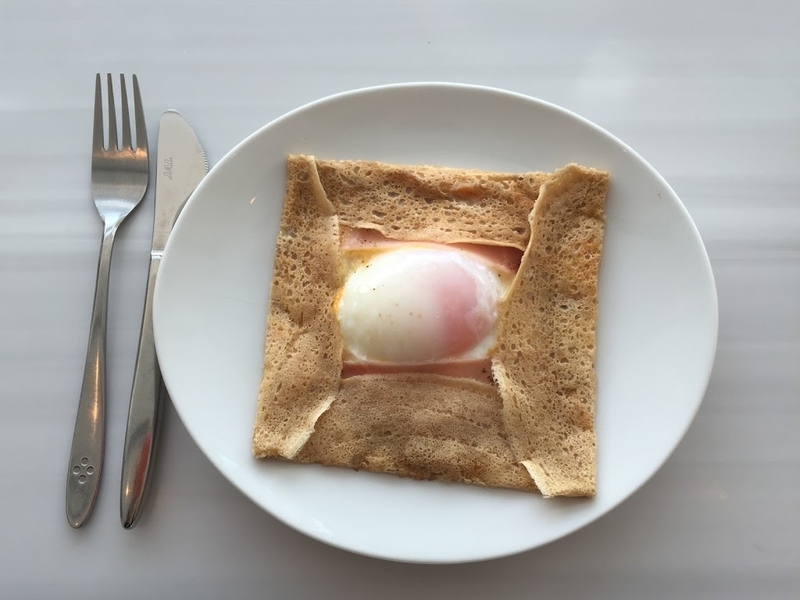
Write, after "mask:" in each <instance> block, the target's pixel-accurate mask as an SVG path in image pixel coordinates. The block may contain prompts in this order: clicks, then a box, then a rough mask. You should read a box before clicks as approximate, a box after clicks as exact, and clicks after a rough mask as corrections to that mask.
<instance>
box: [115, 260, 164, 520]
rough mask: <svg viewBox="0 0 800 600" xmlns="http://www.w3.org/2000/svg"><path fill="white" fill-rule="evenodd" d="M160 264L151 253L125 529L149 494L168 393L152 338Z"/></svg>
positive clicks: (131, 422) (124, 488) (125, 480)
mask: <svg viewBox="0 0 800 600" xmlns="http://www.w3.org/2000/svg"><path fill="white" fill-rule="evenodd" d="M160 264H161V258H160V257H158V256H151V258H150V270H149V273H148V275H147V292H146V294H145V301H144V315H143V316H142V331H141V334H140V336H139V351H138V352H137V355H136V368H135V370H134V373H133V387H132V389H131V401H130V406H129V408H128V427H127V430H126V431H125V446H124V448H123V454H122V481H121V483H120V504H119V509H120V520H121V521H122V526H123V527H124V528H125V529H130V528H132V527H134V526H135V525H136V523H137V521H138V520H139V517H140V515H141V511H142V507H143V505H144V502H145V498H146V496H147V488H148V483H149V479H150V476H151V470H152V468H153V457H154V456H155V446H156V440H157V435H158V429H159V421H160V416H161V404H162V402H161V394H162V393H164V394H165V392H163V391H162V388H163V382H162V379H161V370H160V369H159V366H158V358H157V357H156V347H155V341H154V339H153V291H154V288H155V282H156V276H157V275H158V267H159V265H160ZM165 395H166V394H165Z"/></svg>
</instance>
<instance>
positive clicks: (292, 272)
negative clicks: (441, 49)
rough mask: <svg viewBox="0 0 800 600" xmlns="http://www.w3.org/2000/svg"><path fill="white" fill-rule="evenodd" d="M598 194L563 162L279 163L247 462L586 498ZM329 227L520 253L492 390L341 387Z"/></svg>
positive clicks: (335, 254) (338, 269)
mask: <svg viewBox="0 0 800 600" xmlns="http://www.w3.org/2000/svg"><path fill="white" fill-rule="evenodd" d="M607 187H608V176H607V174H605V173H602V172H599V171H595V170H591V169H585V168H583V167H578V166H575V165H570V166H568V167H566V168H564V169H561V170H559V171H557V172H556V173H554V174H550V175H548V174H544V173H528V174H498V173H488V172H482V171H474V170H462V169H448V168H440V167H431V166H415V167H406V166H398V165H387V164H383V163H375V162H366V161H321V160H316V159H314V158H313V157H307V156H290V157H289V161H288V182H287V191H286V197H285V203H284V210H283V214H282V217H281V228H280V233H279V237H278V244H277V250H276V255H275V268H274V272H273V281H272V290H271V299H270V308H269V314H268V321H267V341H266V347H265V361H264V363H265V368H264V376H263V380H262V385H261V389H260V393H259V399H258V411H257V415H256V423H255V428H254V434H253V452H254V454H255V456H257V457H283V458H287V459H291V460H296V461H299V462H315V463H320V464H325V465H331V466H340V467H349V468H354V469H366V470H371V471H378V472H386V473H392V474H395V475H400V476H408V477H414V478H417V479H438V480H446V481H459V482H464V483H472V484H480V485H487V486H495V487H510V488H515V489H520V490H535V489H536V487H537V486H538V487H539V488H540V489H541V490H542V492H543V493H544V494H545V495H593V494H594V491H595V468H596V467H595V440H594V423H593V421H594V402H595V390H596V385H595V374H594V366H593V365H594V344H595V342H594V340H595V322H596V303H597V272H598V269H599V260H600V250H601V248H602V235H603V218H602V217H603V203H604V200H605V194H606V190H607ZM340 224H341V225H347V226H351V227H362V228H369V229H377V230H379V231H381V232H382V233H383V234H384V235H386V236H387V237H390V238H394V239H398V240H409V241H411V240H425V241H436V242H442V243H457V242H473V243H482V244H487V245H502V246H510V247H516V248H519V249H524V250H525V254H524V255H523V259H522V264H521V266H520V269H519V272H518V273H517V276H516V278H515V280H514V284H513V285H512V289H511V290H510V292H509V295H507V296H506V298H505V299H504V301H503V303H502V304H501V306H500V307H499V313H500V316H499V326H500V329H499V338H498V346H497V351H496V353H495V355H494V356H493V372H494V375H495V377H496V380H497V383H496V384H483V383H478V382H475V381H471V380H464V379H459V378H451V377H444V376H439V375H430V374H402V375H399V374H394V375H388V374H386V375H366V376H358V377H352V378H348V379H345V380H342V379H341V368H342V340H341V335H340V333H339V328H338V323H337V321H336V316H335V314H334V312H333V303H334V300H335V297H336V294H337V291H338V289H339V288H340V286H341V285H342V283H343V273H342V259H341V251H340V248H339V225H340ZM531 232H532V233H531ZM565 307H566V308H565Z"/></svg>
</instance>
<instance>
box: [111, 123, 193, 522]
mask: <svg viewBox="0 0 800 600" xmlns="http://www.w3.org/2000/svg"><path fill="white" fill-rule="evenodd" d="M156 160H157V161H158V168H157V170H156V196H155V215H154V218H153V241H152V246H151V249H150V269H149V272H148V275H147V292H146V294H145V303H144V314H143V316H142V331H141V334H140V336H139V350H138V352H137V355H136V368H135V370H134V375H133V386H132V388H131V401H130V406H129V408H128V426H127V430H126V432H125V445H124V448H123V456H122V480H121V483H120V520H121V521H122V526H123V527H124V528H125V529H130V528H132V527H134V526H135V525H136V523H137V522H138V520H139V517H140V516H141V512H142V507H143V506H144V502H145V499H146V496H147V489H148V483H149V480H150V478H151V475H152V468H153V458H154V456H155V446H156V441H157V438H158V432H159V421H160V415H161V411H162V405H163V403H164V402H165V401H166V399H167V393H166V390H165V389H164V383H163V380H162V378H161V370H160V369H159V366H158V358H157V357H156V349H155V343H154V341H153V291H154V289H155V282H156V278H157V276H158V268H159V265H160V264H161V257H162V255H163V253H164V247H165V246H166V243H167V239H168V238H169V234H170V231H172V226H173V224H174V223H175V220H176V219H177V217H178V215H179V214H180V211H181V209H182V208H183V205H184V204H185V202H186V200H187V199H188V198H189V196H190V195H191V194H192V192H193V191H194V189H195V188H196V187H197V185H198V184H199V183H200V181H202V179H203V177H205V175H206V173H208V161H207V160H206V155H205V153H204V152H203V148H202V146H201V145H200V142H199V141H198V139H197V136H196V135H195V133H194V130H193V129H192V128H191V126H190V125H189V123H187V122H186V120H185V119H184V118H183V116H181V114H180V113H178V112H177V111H174V110H168V111H166V112H165V113H164V114H163V115H161V121H160V122H159V127H158V152H157V157H156Z"/></svg>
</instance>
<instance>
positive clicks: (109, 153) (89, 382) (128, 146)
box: [67, 73, 150, 527]
mask: <svg viewBox="0 0 800 600" xmlns="http://www.w3.org/2000/svg"><path fill="white" fill-rule="evenodd" d="M107 78H108V147H107V148H106V147H104V142H103V138H104V134H103V91H102V86H101V79H100V74H99V73H98V74H97V76H96V78H95V87H94V133H93V137H92V196H93V198H94V204H95V206H96V207H97V212H98V213H99V214H100V218H101V219H102V221H103V242H102V245H101V246H100V259H99V262H98V265H97V281H96V283H95V292H94V306H93V308H92V320H91V325H90V328H89V346H88V348H87V350H86V365H85V366H84V372H83V384H82V386H81V395H80V401H79V403H78V415H77V417H76V419H75V432H74V433H73V437H72V449H71V451H70V458H69V466H68V472H67V521H69V524H70V525H71V526H72V527H80V526H81V525H83V524H84V522H85V521H86V519H87V518H88V517H89V515H90V514H91V512H92V508H93V506H94V503H95V500H96V499H97V492H98V490H99V489H100V476H101V474H102V471H103V452H104V443H105V354H106V324H107V313H108V281H109V275H110V271H111V253H112V250H113V247H114V237H115V236H116V233H117V229H118V228H119V226H120V224H121V223H122V221H123V220H124V219H125V217H127V216H128V215H129V214H130V213H131V211H132V210H133V209H134V208H136V205H137V204H139V202H141V200H142V198H143V197H144V194H145V192H146V191H147V182H148V179H149V173H150V163H149V160H148V151H147V127H146V125H145V122H144V111H143V109H142V99H141V96H140V94H139V81H138V80H137V79H136V75H134V76H133V106H134V120H135V126H136V147H135V148H134V147H133V146H132V143H131V122H130V115H129V113H128V92H127V89H126V86H125V76H124V75H120V76H119V80H120V88H121V99H122V146H119V145H118V143H117V114H116V110H115V108H114V88H113V83H112V80H111V74H110V73H109V74H108V75H107Z"/></svg>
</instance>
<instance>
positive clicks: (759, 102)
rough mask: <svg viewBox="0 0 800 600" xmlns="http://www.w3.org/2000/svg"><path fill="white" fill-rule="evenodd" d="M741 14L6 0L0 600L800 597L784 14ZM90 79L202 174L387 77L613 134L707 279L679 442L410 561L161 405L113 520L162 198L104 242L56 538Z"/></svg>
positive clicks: (84, 226)
mask: <svg viewBox="0 0 800 600" xmlns="http://www.w3.org/2000/svg"><path fill="white" fill-rule="evenodd" d="M93 4H96V6H94V5H93ZM740 4H745V3H744V2H738V3H734V2H731V3H726V2H699V3H695V2H690V1H688V0H679V1H678V0H674V1H662V2H648V1H645V2H637V1H634V0H626V1H619V0H607V1H606V2H602V3H594V2H589V1H588V0H583V1H578V0H573V1H569V2H548V3H543V2H541V3H537V2H526V1H524V0H517V1H514V2H501V3H496V4H495V3H492V2H488V1H483V2H461V1H458V0H451V1H425V0H415V1H411V2H399V1H397V0H394V1H391V2H384V1H370V0H339V1H337V2H322V1H316V2H292V1H290V0H260V1H251V2H231V3H222V2H209V1H192V2H189V1H183V2H180V1H175V0H163V1H160V2H154V1H151V0H139V1H137V2H132V1H124V2H123V1H120V2H114V3H92V2H86V1H78V0H69V1H63V2H59V3H56V2H40V1H28V2H22V1H21V0H19V1H17V0H8V1H6V2H2V3H0V308H1V309H2V310H0V406H2V417H1V418H0V457H2V460H1V461H0V509H1V510H2V512H1V513H0V597H2V598H49V597H53V598H55V597H59V598H134V597H137V598H139V597H145V598H221V597H231V598H248V597H251V598H311V597H325V598H378V597H380V598H409V597H415V598H446V597H458V598H461V599H466V600H470V599H478V598H487V597H498V598H499V597H502V598H535V597H538V598H546V597H559V598H572V597H579V596H580V597H597V598H613V599H622V598H677V597H682V598H689V597H696V598H725V599H748V600H749V599H751V598H798V597H800V516H798V515H800V510H799V509H800V434H799V433H798V432H800V168H799V167H798V165H800V38H798V35H797V28H798V24H800V9H799V5H798V4H797V3H794V2H791V1H788V0H787V1H785V2H777V1H764V2H759V3H755V2H750V3H747V4H750V5H751V6H750V7H749V8H735V7H734V5H740ZM98 71H100V72H106V71H110V72H112V73H118V72H125V73H133V72H135V73H137V74H138V76H139V78H140V82H141V86H142V94H143V98H144V102H145V105H146V115H147V119H148V122H149V132H150V136H151V140H155V134H156V129H157V126H156V124H157V119H158V116H159V115H160V113H161V112H162V111H163V110H165V109H167V108H176V109H178V110H180V111H181V112H182V113H183V114H184V115H185V116H186V117H187V118H188V119H189V121H190V122H191V123H192V124H193V125H194V126H195V129H196V130H197V131H198V134H199V136H200V138H201V140H202V142H203V144H204V145H205V148H206V151H207V153H208V157H209V160H210V162H211V164H214V163H215V162H216V161H218V160H219V159H220V158H221V157H222V156H223V155H224V154H225V152H226V151H227V150H229V149H230V148H231V147H233V146H234V145H235V144H236V143H237V142H238V141H240V140H241V139H242V138H244V137H245V136H246V135H248V134H249V133H251V132H252V131H254V130H256V129H257V128H259V127H260V126H261V125H263V124H265V123H267V122H268V121H270V120H272V119H273V118H275V117H277V116H279V115H281V114H283V113H284V112H286V111H288V110H290V109H292V108H294V107H297V106H299V105H301V104H304V103H306V102H308V101H311V100H314V99H316V98H319V97H322V96H326V95H328V94H331V93H334V92H339V91H344V90H347V89H352V88H357V87H363V86H369V85H376V84H383V83H390V82H399V81H415V80H416V81H421V80H440V81H458V82H465V83H478V84H485V85H491V86H497V87H502V88H507V89H511V90H514V91H517V92H521V93H524V94H529V95H532V96H536V97H539V98H542V99H545V100H548V101H551V102H555V103H557V104H560V105H562V106H564V107H566V108H569V109H571V110H573V111H575V112H577V113H579V114H581V115H583V116H585V117H587V118H589V119H591V120H593V121H595V122H596V123H598V124H599V125H601V126H603V127H605V128H606V129H608V130H609V131H611V132H612V133H614V134H616V135H617V136H619V137H620V138H622V139H623V140H625V141H626V142H627V143H628V144H630V145H631V146H632V147H633V148H635V149H636V150H637V151H638V152H639V153H641V154H642V155H643V156H644V157H645V159H647V160H649V161H650V162H651V164H653V165H654V166H655V167H656V169H658V170H659V171H660V172H661V173H662V174H663V175H664V176H665V177H666V179H667V180H668V181H669V182H670V183H671V185H672V186H673V187H674V189H675V190H676V191H677V193H678V195H679V196H680V197H681V198H682V200H683V202H684V203H685V205H686V207H687V208H688V210H689V212H690V213H691V215H692V217H693V218H694V220H695V222H696V223H697V226H698V228H699V230H700V233H701V234H702V236H703V238H704V240H705V243H706V245H707V248H708V252H709V255H710V257H711V261H712V265H713V268H714V272H715V276H716V280H717V286H718V290H719V302H720V335H719V349H718V354H717V361H716V365H715V368H714V372H713V375H712V379H711V383H710V387H709V390H708V393H707V396H706V398H705V400H704V402H703V405H702V407H701V409H700V412H699V414H698V416H697V419H696V421H695V422H694V424H693V426H692V427H691V429H690V430H689V432H688V434H687V436H686V438H685V439H684V441H683V442H682V443H681V445H680V446H679V448H678V449H677V451H676V452H675V454H674V455H673V456H672V458H671V459H670V460H669V461H668V462H667V464H666V465H665V466H664V468H663V469H662V470H661V471H660V472H659V473H658V474H657V475H656V476H655V477H654V478H653V479H652V480H651V481H650V482H648V483H647V484H646V485H645V486H644V487H643V488H642V489H641V490H640V491H639V492H638V493H636V494H635V495H634V496H633V497H631V498H630V499H629V500H628V501H626V502H625V503H624V504H623V505H621V506H620V507H619V508H617V509H616V510H614V511H613V512H612V513H611V514H609V515H607V516H606V517H604V518H603V519H601V520H600V521H598V522H596V523H594V524H593V525H590V526H589V527H587V528H585V529H583V530H581V531H579V532H578V533H575V534H573V535H572V536H569V537H568V538H565V539H563V540H560V541H558V542H555V543H553V544H550V545H548V546H545V547H543V548H539V549H537V550H534V551H531V552H528V553H525V554H522V555H518V556H514V557H511V558H506V559H501V560H495V561H490V562H485V563H478V564H472V565H457V566H419V565H408V564H396V563H390V562H383V561H379V560H374V559H368V558H364V557H360V556H356V555H352V554H349V553H347V552H344V551H340V550H336V549H332V548H329V547H327V546H325V545H323V544H321V543H318V542H316V541H313V540H310V539H307V538H305V537H303V536H302V535H300V534H298V533H296V532H294V531H293V530H291V529H289V528H287V527H285V526H284V525H282V524H280V523H278V522H277V521H276V520H274V519H273V518H272V517H271V516H269V515H268V514H266V513H264V512H262V511H261V510H260V509H259V508H257V507H256V506H255V505H253V504H252V503H251V502H250V501H249V500H247V499H246V498H244V497H243V496H242V495H241V494H240V493H239V492H238V491H236V490H235V489H234V488H233V487H232V486H231V485H230V484H228V483H227V481H226V480H225V479H224V478H223V477H222V475H220V474H219V473H218V472H217V471H216V470H215V469H214V468H213V467H212V466H211V464H210V463H209V462H208V461H207V460H206V458H205V457H204V456H203V455H202V454H201V453H200V451H199V450H198V449H197V448H196V447H195V445H194V444H193V443H192V441H191V439H190V438H189V436H188V434H187V433H186V431H185V429H184V428H183V426H182V425H181V423H180V421H179V420H178V418H177V416H176V415H175V413H174V411H173V410H172V409H171V407H170V408H169V409H168V410H167V412H166V426H165V430H164V436H163V445H162V447H161V453H160V461H159V467H158V472H157V477H156V480H155V482H154V486H153V490H152V496H151V498H150V500H151V504H150V507H149V508H150V509H149V510H148V512H147V514H145V516H144V517H143V519H142V522H141V523H140V524H139V526H138V527H137V528H135V529H134V530H131V531H124V530H123V529H122V528H121V527H120V524H119V516H118V510H119V509H118V498H119V495H118V487H119V475H118V466H117V465H119V463H120V459H121V444H122V439H123V435H124V429H125V418H126V413H127V404H128V397H129V392H130V385H131V378H132V373H133V363H134V358H135V352H136V344H137V339H138V332H139V323H140V317H141V308H142V301H143V293H144V282H145V274H146V268H147V249H148V247H149V241H150V227H151V223H152V189H151V190H150V192H149V193H148V196H147V199H146V200H145V203H144V204H143V205H142V206H141V207H140V208H139V209H137V211H136V212H135V213H134V214H133V215H132V217H131V218H130V220H129V221H128V222H127V223H126V224H125V225H124V226H123V229H122V230H121V232H120V235H119V237H118V241H117V245H116V250H115V254H114V262H113V271H112V287H111V296H110V320H109V332H108V341H109V345H108V360H109V372H108V398H109V406H108V415H107V416H108V428H109V429H108V438H107V463H106V465H107V467H106V472H105V478H104V480H103V484H102V488H101V491H100V497H99V500H98V503H97V505H96V508H95V511H94V514H93V516H92V518H91V521H90V522H89V524H88V525H87V526H85V527H84V528H83V529H81V530H72V529H71V528H70V527H69V526H68V524H67V522H66V518H65V515H64V485H65V469H66V462H67V457H68V452H69V446H70V440H71V435H72V427H73V423H74V418H75V410H76V406H77V398H78V393H79V389H80V383H81V374H82V369H83V362H84V353H85V349H86V339H87V334H88V322H89V313H90V309H91V300H92V295H93V287H94V278H95V268H96V261H97V254H98V250H99V240H100V233H101V229H100V222H99V219H98V217H97V215H96V212H95V208H94V205H93V203H92V201H91V198H90V194H89V149H90V144H91V122H92V94H93V85H94V74H95V72H98ZM153 147H154V145H153Z"/></svg>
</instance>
